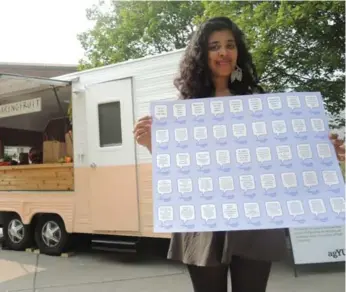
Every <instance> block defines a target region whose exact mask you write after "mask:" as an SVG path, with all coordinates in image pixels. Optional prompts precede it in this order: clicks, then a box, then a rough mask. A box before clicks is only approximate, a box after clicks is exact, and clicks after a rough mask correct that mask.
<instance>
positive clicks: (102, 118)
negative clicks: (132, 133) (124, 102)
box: [98, 101, 122, 147]
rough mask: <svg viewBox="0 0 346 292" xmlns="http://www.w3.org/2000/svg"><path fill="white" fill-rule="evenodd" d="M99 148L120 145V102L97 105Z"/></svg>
mask: <svg viewBox="0 0 346 292" xmlns="http://www.w3.org/2000/svg"><path fill="white" fill-rule="evenodd" d="M98 111H99V131H100V146H101V147H110V146H115V145H121V144H122V135H121V134H122V133H121V110H120V102H119V101H115V102H109V103H103V104H99V105H98Z"/></svg>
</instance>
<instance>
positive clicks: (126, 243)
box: [91, 237, 139, 254]
mask: <svg viewBox="0 0 346 292" xmlns="http://www.w3.org/2000/svg"><path fill="white" fill-rule="evenodd" d="M138 242H139V239H138V238H132V237H131V238H112V237H95V238H93V239H92V240H91V248H92V249H94V250H103V251H110V252H119V253H132V254H133V253H137V247H138Z"/></svg>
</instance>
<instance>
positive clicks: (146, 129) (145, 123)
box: [133, 116, 152, 152]
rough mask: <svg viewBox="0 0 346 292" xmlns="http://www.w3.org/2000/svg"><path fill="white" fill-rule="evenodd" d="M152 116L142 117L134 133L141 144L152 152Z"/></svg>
mask: <svg viewBox="0 0 346 292" xmlns="http://www.w3.org/2000/svg"><path fill="white" fill-rule="evenodd" d="M151 124H152V118H151V116H145V117H143V118H140V119H139V120H138V121H137V123H136V125H135V127H134V129H133V133H134V136H135V139H136V141H137V143H138V144H139V145H142V146H144V147H146V148H147V149H148V150H149V151H150V152H151Z"/></svg>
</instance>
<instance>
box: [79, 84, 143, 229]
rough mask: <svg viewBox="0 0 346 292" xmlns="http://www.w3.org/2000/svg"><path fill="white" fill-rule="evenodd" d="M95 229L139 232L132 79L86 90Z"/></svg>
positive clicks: (92, 210)
mask: <svg viewBox="0 0 346 292" xmlns="http://www.w3.org/2000/svg"><path fill="white" fill-rule="evenodd" d="M86 101H87V128H88V144H89V150H88V151H89V158H90V160H89V161H90V166H89V168H90V186H91V202H90V203H91V204H90V205H91V212H92V214H91V215H92V227H93V230H94V231H130V232H135V231H139V210H138V197H137V176H136V163H135V157H136V156H135V140H134V138H133V133H132V130H133V125H134V114H133V98H132V78H126V79H121V80H114V81H109V82H104V83H99V84H96V85H92V86H90V87H89V88H87V89H86Z"/></svg>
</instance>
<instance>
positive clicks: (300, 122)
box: [151, 92, 345, 233]
mask: <svg viewBox="0 0 346 292" xmlns="http://www.w3.org/2000/svg"><path fill="white" fill-rule="evenodd" d="M151 115H152V117H153V125H152V155H153V206H154V212H153V213H154V231H155V232H160V233H162V232H170V233H172V232H196V231H197V232H203V231H227V230H250V229H252V230H253V229H271V228H296V227H314V226H334V225H341V224H344V222H345V199H344V194H345V184H344V180H343V176H342V173H341V170H340V167H339V163H338V161H337V157H336V153H335V150H334V147H333V145H332V143H331V142H330V140H329V137H328V134H329V127H328V119H327V116H326V114H325V109H324V106H323V101H322V97H321V94H320V93H318V92H302V93H296V92H294V93H275V94H258V95H244V96H231V97H222V98H205V99H191V100H175V101H157V102H153V103H152V104H151Z"/></svg>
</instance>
